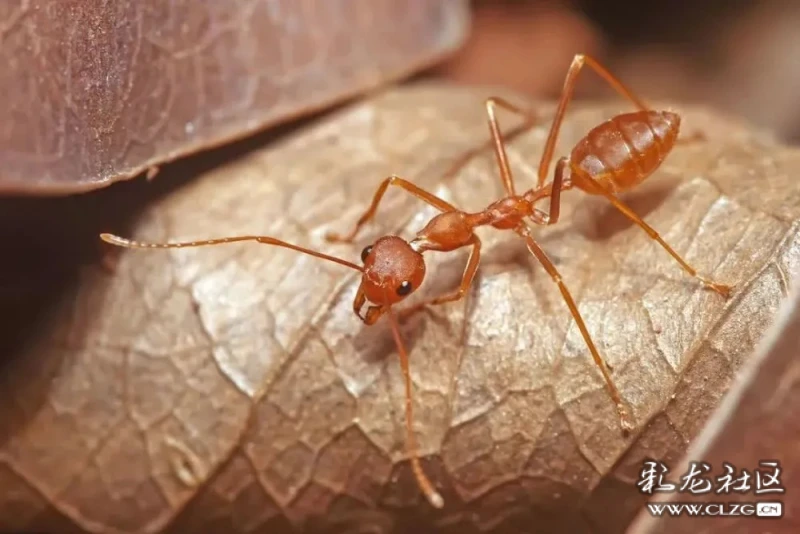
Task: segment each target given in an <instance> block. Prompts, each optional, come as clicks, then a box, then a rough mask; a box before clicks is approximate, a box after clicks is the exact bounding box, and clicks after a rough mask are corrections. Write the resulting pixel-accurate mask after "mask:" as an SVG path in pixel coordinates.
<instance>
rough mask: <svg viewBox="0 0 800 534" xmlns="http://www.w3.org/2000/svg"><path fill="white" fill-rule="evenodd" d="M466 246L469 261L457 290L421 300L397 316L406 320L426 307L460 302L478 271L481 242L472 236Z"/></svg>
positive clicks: (475, 236)
mask: <svg viewBox="0 0 800 534" xmlns="http://www.w3.org/2000/svg"><path fill="white" fill-rule="evenodd" d="M467 244H471V245H472V251H471V252H470V253H469V259H468V260H467V265H466V267H465V268H464V274H463V275H462V277H461V284H460V285H459V286H458V289H456V290H455V291H451V292H449V293H445V294H443V295H439V296H437V297H433V298H431V299H427V300H423V301H422V302H418V303H417V304H414V305H413V306H410V307H408V308H406V309H404V310H402V311H401V312H399V315H400V317H401V318H403V319H404V318H406V317H408V316H411V315H413V314H415V313H417V312H418V311H420V310H422V309H423V308H426V307H428V306H434V305H436V304H444V303H446V302H454V301H456V300H461V299H462V298H464V295H466V293H467V290H468V289H469V286H471V285H472V280H473V279H474V278H475V273H476V272H477V270H478V264H479V263H480V261H481V240H480V238H479V237H478V236H477V235H474V234H473V235H472V239H470V241H469V242H468V243H467Z"/></svg>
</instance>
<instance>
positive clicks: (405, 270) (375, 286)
mask: <svg viewBox="0 0 800 534" xmlns="http://www.w3.org/2000/svg"><path fill="white" fill-rule="evenodd" d="M361 260H362V261H363V262H364V276H363V277H362V278H361V289H362V290H363V292H364V296H366V297H367V299H368V300H369V301H370V302H372V303H374V304H377V305H378V306H391V305H392V304H395V303H397V302H400V301H401V300H403V299H404V298H406V297H407V296H408V295H410V294H412V293H413V292H414V291H416V289H417V288H418V287H419V286H421V285H422V281H423V280H424V279H425V259H424V258H423V257H422V254H421V253H419V252H417V251H416V250H414V249H413V248H411V245H409V244H408V242H407V241H405V240H403V239H401V238H399V237H397V236H385V237H381V238H380V239H378V240H377V241H375V243H374V244H372V245H370V246H368V247H366V248H365V249H364V250H363V251H362V252H361Z"/></svg>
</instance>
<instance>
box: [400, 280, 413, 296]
mask: <svg viewBox="0 0 800 534" xmlns="http://www.w3.org/2000/svg"><path fill="white" fill-rule="evenodd" d="M409 293H411V282H409V281H408V280H406V281H404V282H403V283H402V284H400V287H398V288H397V294H398V295H400V296H401V297H405V296H406V295H408V294H409Z"/></svg>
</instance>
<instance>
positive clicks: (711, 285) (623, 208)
mask: <svg viewBox="0 0 800 534" xmlns="http://www.w3.org/2000/svg"><path fill="white" fill-rule="evenodd" d="M577 178H578V179H579V181H580V182H581V186H582V188H583V187H588V188H589V189H588V190H589V191H596V192H597V193H599V194H602V195H603V196H604V197H606V198H607V199H608V201H609V202H611V204H613V205H614V207H615V208H617V209H618V210H619V211H620V212H622V214H623V215H625V216H626V217H627V218H628V219H630V220H631V221H632V222H634V223H636V224H638V225H639V227H640V228H641V229H642V230H644V231H645V232H647V234H648V235H649V236H650V237H651V238H652V239H654V240H655V241H657V242H658V244H659V245H661V246H662V247H663V248H664V250H666V251H667V252H669V254H670V256H672V257H673V258H675V261H677V262H678V263H679V264H680V266H681V267H682V268H683V270H684V271H686V272H687V273H688V274H689V275H690V276H693V277H695V278H697V279H698V280H700V282H702V283H703V285H704V286H705V287H707V288H708V289H711V290H713V291H716V292H717V293H719V294H720V295H722V296H723V297H725V298H728V297H729V296H730V294H731V289H732V288H731V286H729V285H726V284H720V283H718V282H714V281H713V280H711V279H709V278H706V277H705V276H702V275H700V274H698V272H697V271H696V270H695V268H694V267H692V266H691V265H689V264H688V263H687V262H686V260H684V259H683V258H682V257H681V256H680V254H678V253H677V252H675V251H674V250H673V249H672V247H671V246H669V245H668V244H667V242H666V241H664V240H663V239H662V238H661V236H660V235H659V234H658V232H656V231H655V230H654V229H653V227H652V226H650V225H649V224H647V223H646V222H644V221H643V220H642V218H641V217H639V216H638V215H637V214H636V213H635V212H634V211H633V210H632V209H631V208H629V207H628V206H627V205H626V204H624V203H623V202H622V201H621V200H620V199H619V198H617V197H616V196H615V195H614V194H613V193H611V192H610V191H608V190H606V189H605V188H604V187H602V186H601V185H599V184H598V183H597V182H595V181H594V180H592V179H588V178H584V177H581V176H578V177H577Z"/></svg>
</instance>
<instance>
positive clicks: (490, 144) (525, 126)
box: [442, 99, 534, 181]
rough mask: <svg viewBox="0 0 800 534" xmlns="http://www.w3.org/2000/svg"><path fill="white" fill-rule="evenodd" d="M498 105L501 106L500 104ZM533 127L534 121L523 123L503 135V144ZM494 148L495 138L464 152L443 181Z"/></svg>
mask: <svg viewBox="0 0 800 534" xmlns="http://www.w3.org/2000/svg"><path fill="white" fill-rule="evenodd" d="M496 100H497V99H496ZM498 105H500V104H499V103H498ZM533 126H534V123H533V122H532V121H523V122H522V123H520V124H518V125H517V126H514V127H513V128H511V129H510V130H508V131H507V132H506V133H505V134H504V135H503V142H504V143H508V142H509V141H511V140H513V139H516V138H517V137H519V136H520V135H521V134H523V133H525V132H527V131H528V130H530V129H531V128H533ZM494 146H495V141H494V138H491V139H489V140H488V141H486V142H485V143H483V144H482V145H481V146H479V147H475V148H471V149H469V150H467V151H466V152H462V153H461V155H460V156H459V157H458V158H456V160H455V161H454V162H453V164H452V165H451V166H450V168H449V169H448V170H447V171H446V172H445V173H444V174H443V175H442V181H447V180H449V179H451V178H452V177H454V176H455V175H457V174H458V173H459V172H460V171H461V169H463V168H464V167H466V166H467V164H468V163H469V162H470V161H472V160H473V159H474V158H475V157H477V156H479V155H480V154H481V153H482V152H483V151H484V150H488V149H491V148H494Z"/></svg>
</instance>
